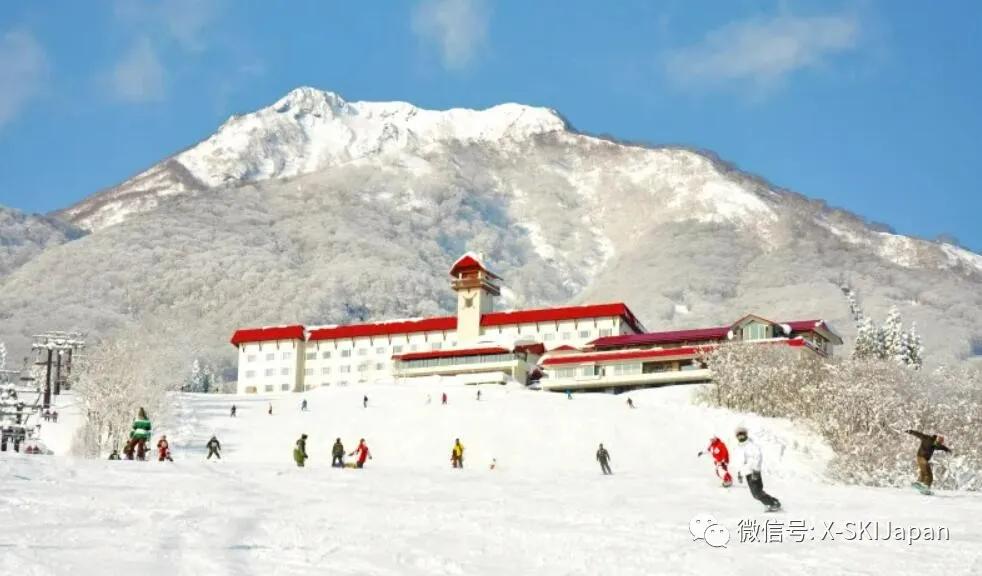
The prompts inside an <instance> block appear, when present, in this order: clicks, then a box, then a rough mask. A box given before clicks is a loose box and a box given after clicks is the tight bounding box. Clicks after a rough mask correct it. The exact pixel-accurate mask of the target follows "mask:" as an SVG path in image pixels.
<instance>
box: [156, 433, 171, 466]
mask: <svg viewBox="0 0 982 576" xmlns="http://www.w3.org/2000/svg"><path fill="white" fill-rule="evenodd" d="M164 460H167V461H169V462H173V461H174V459H173V458H171V457H170V443H169V442H167V435H166V434H164V435H163V436H161V437H160V440H158V441H157V461H158V462H163V461H164Z"/></svg>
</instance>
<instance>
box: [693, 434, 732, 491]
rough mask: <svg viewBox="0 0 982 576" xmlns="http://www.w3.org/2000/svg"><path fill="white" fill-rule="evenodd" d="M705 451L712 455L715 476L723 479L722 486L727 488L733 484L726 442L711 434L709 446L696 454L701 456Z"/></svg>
mask: <svg viewBox="0 0 982 576" xmlns="http://www.w3.org/2000/svg"><path fill="white" fill-rule="evenodd" d="M706 452H709V453H710V454H711V455H712V457H713V463H714V464H715V466H716V476H717V477H719V478H720V480H722V481H723V487H724V488H729V487H730V486H732V485H733V476H731V475H730V471H729V466H730V451H729V450H727V448H726V444H725V443H724V442H723V441H722V440H720V438H719V437H718V436H713V437H712V438H711V439H710V440H709V446H708V447H707V448H706V449H705V450H702V451H700V452H699V454H697V455H696V456H702V455H703V454H705V453H706Z"/></svg>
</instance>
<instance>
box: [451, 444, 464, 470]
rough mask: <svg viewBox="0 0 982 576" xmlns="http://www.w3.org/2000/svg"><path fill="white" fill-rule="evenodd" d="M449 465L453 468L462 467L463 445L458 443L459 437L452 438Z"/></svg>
mask: <svg viewBox="0 0 982 576" xmlns="http://www.w3.org/2000/svg"><path fill="white" fill-rule="evenodd" d="M450 465H451V466H453V467H454V468H463V467H464V445H463V444H461V443H460V438H457V439H455V440H454V444H453V450H451V451H450Z"/></svg>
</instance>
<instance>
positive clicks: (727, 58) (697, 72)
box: [665, 16, 859, 88]
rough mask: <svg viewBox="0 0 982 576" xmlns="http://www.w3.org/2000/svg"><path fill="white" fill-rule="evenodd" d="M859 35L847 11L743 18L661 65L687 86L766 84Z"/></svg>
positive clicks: (814, 61) (810, 64)
mask: <svg viewBox="0 0 982 576" xmlns="http://www.w3.org/2000/svg"><path fill="white" fill-rule="evenodd" d="M858 40H859V22H858V21H857V19H856V18H854V17H851V16H820V17H810V18H805V17H794V16H778V17H775V18H771V19H752V20H743V21H740V22H734V23H732V24H728V25H726V26H723V27H722V28H719V29H717V30H714V31H712V32H710V33H709V34H707V35H706V37H705V38H703V40H702V41H701V42H699V43H697V44H695V45H692V46H688V47H685V48H682V49H679V50H675V51H673V52H671V53H669V55H668V58H667V60H666V63H665V64H666V71H667V73H668V76H669V77H670V78H671V79H672V80H673V81H675V82H676V83H678V84H679V85H681V86H685V87H697V86H708V87H713V86H719V85H725V84H731V83H733V82H749V83H751V84H753V85H755V86H756V87H758V88H766V87H768V86H770V85H773V84H774V83H776V82H778V81H780V80H781V79H782V78H784V77H785V76H787V75H789V74H791V73H793V72H795V71H796V70H800V69H803V68H809V67H813V66H817V65H819V64H821V63H823V62H824V60H825V59H826V58H828V57H829V56H831V55H833V54H838V53H841V52H846V51H848V50H851V49H853V48H855V47H856V44H857V42H858Z"/></svg>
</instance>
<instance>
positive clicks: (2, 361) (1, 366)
mask: <svg viewBox="0 0 982 576" xmlns="http://www.w3.org/2000/svg"><path fill="white" fill-rule="evenodd" d="M6 369H7V344H6V343H5V342H0V370H6Z"/></svg>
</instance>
